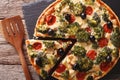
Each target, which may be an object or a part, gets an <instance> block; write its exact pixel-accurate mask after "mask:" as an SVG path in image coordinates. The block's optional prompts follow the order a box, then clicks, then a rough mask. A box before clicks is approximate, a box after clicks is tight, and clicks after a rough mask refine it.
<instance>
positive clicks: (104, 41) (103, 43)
mask: <svg viewBox="0 0 120 80" xmlns="http://www.w3.org/2000/svg"><path fill="white" fill-rule="evenodd" d="M107 44H108V39H107V38H101V39H99V40H98V45H99V46H100V47H104V46H107Z"/></svg>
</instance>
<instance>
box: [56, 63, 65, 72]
mask: <svg viewBox="0 0 120 80" xmlns="http://www.w3.org/2000/svg"><path fill="white" fill-rule="evenodd" d="M65 69H66V66H65V65H64V64H60V65H59V66H58V68H57V69H56V72H58V73H62V72H63V71H65Z"/></svg>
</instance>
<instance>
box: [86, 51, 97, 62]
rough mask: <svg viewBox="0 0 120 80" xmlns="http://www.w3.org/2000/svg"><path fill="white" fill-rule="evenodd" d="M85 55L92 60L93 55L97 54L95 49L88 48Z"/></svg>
mask: <svg viewBox="0 0 120 80" xmlns="http://www.w3.org/2000/svg"><path fill="white" fill-rule="evenodd" d="M86 55H87V57H89V58H90V59H91V60H94V59H95V57H96V55H97V53H96V51H95V50H90V51H88V53H87V54H86Z"/></svg>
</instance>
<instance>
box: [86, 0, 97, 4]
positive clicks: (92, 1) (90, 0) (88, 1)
mask: <svg viewBox="0 0 120 80" xmlns="http://www.w3.org/2000/svg"><path fill="white" fill-rule="evenodd" d="M94 2H95V0H85V3H86V4H88V5H93V4H94Z"/></svg>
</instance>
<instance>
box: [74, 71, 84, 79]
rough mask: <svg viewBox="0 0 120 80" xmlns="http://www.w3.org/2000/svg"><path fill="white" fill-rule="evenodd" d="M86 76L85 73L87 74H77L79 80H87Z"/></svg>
mask: <svg viewBox="0 0 120 80" xmlns="http://www.w3.org/2000/svg"><path fill="white" fill-rule="evenodd" d="M85 76H86V73H85V72H78V73H77V74H76V77H77V80H84V79H85Z"/></svg>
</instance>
